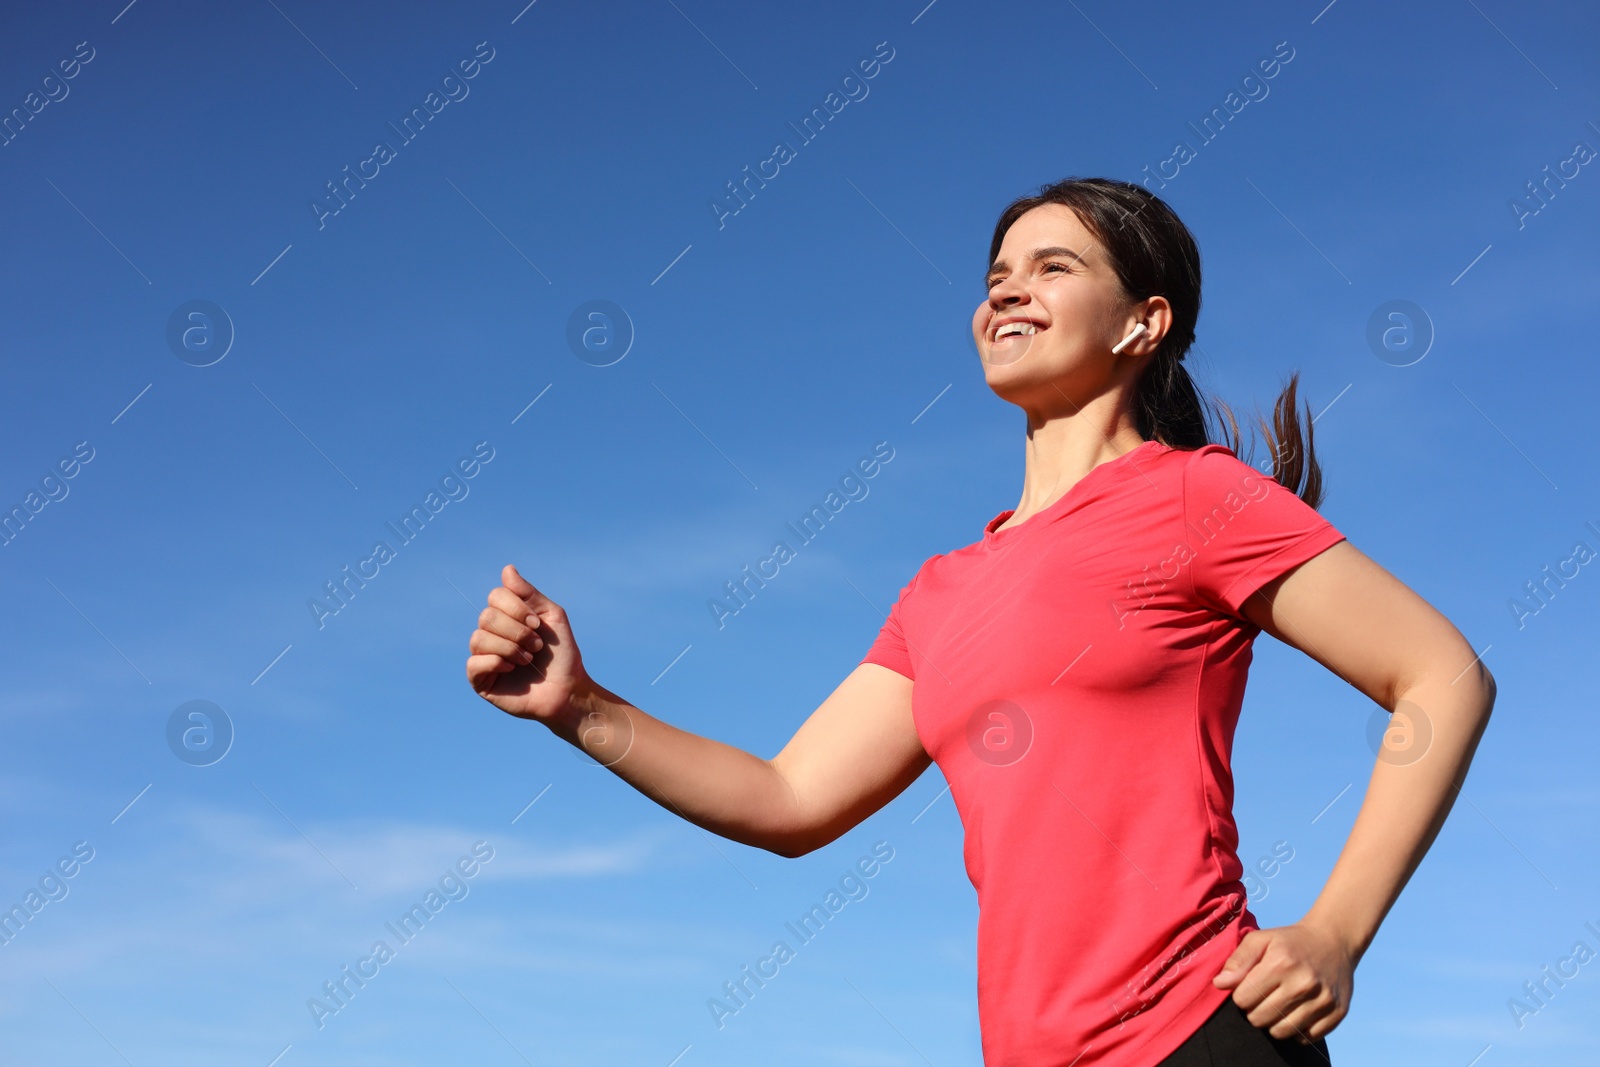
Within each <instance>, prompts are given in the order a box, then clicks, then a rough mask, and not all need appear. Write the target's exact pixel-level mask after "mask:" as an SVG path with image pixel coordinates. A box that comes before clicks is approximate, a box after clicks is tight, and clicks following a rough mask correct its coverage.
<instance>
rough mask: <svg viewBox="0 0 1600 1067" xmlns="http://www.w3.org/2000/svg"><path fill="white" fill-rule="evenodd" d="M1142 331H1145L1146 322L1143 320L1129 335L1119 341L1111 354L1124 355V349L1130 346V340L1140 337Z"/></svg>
mask: <svg viewBox="0 0 1600 1067" xmlns="http://www.w3.org/2000/svg"><path fill="white" fill-rule="evenodd" d="M1142 333H1144V323H1142V322H1141V323H1139V325H1137V326H1135V327H1134V328H1133V330H1132V331H1130V332H1129V334H1128V336H1126V337H1124V338H1123V339H1122V340H1121V341H1119V342H1117V347H1115V348H1113V349H1112V350H1111V354H1112V355H1116V356H1120V355H1122V350H1123V349H1124V348H1126V347H1128V342H1130V341H1132V340H1133V339H1134V338H1135V337H1138V336H1139V335H1140V334H1142Z"/></svg>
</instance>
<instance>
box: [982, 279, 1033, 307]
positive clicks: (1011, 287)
mask: <svg viewBox="0 0 1600 1067" xmlns="http://www.w3.org/2000/svg"><path fill="white" fill-rule="evenodd" d="M1014 277H1015V276H1014V275H1007V276H1006V277H1004V278H1002V279H1000V280H999V281H997V282H995V283H994V285H992V286H990V287H989V306H990V307H992V308H994V309H995V310H997V311H998V310H1000V309H1001V308H1008V307H1011V306H1013V305H1015V304H1018V303H1021V302H1022V301H1023V300H1026V299H1028V290H1027V289H1026V288H1025V287H1024V286H1023V285H1022V284H1021V283H1020V282H1017V281H1014V280H1013V278H1014Z"/></svg>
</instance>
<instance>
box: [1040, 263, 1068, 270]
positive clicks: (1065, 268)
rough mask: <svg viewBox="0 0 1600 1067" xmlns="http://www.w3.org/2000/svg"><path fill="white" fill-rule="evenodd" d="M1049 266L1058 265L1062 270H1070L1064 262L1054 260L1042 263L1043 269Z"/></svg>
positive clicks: (1047, 268)
mask: <svg viewBox="0 0 1600 1067" xmlns="http://www.w3.org/2000/svg"><path fill="white" fill-rule="evenodd" d="M1051 267H1060V268H1061V269H1062V270H1070V268H1069V267H1068V266H1067V265H1066V264H1065V263H1055V262H1051V263H1046V264H1045V265H1044V267H1043V269H1044V270H1049V269H1050V268H1051Z"/></svg>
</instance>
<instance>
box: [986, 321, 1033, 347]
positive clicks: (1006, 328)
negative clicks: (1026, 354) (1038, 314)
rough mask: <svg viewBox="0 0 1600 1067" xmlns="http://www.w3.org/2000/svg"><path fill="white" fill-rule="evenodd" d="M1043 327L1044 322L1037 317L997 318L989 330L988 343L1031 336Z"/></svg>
mask: <svg viewBox="0 0 1600 1067" xmlns="http://www.w3.org/2000/svg"><path fill="white" fill-rule="evenodd" d="M1044 328H1045V325H1044V323H1042V322H1039V321H1038V320H1037V319H1027V318H1021V317H1018V316H1010V317H1008V318H1003V319H998V320H996V321H995V323H994V324H993V326H992V327H991V328H990V330H989V343H990V344H996V345H998V344H1001V343H1003V342H1006V341H1009V340H1011V339H1012V338H1014V337H1032V336H1034V335H1035V334H1037V333H1038V332H1039V331H1041V330H1043V329H1044Z"/></svg>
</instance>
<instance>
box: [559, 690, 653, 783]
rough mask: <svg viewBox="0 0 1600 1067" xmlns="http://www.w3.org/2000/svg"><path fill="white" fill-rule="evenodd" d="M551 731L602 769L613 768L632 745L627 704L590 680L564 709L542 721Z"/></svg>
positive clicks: (576, 692)
mask: <svg viewBox="0 0 1600 1067" xmlns="http://www.w3.org/2000/svg"><path fill="white" fill-rule="evenodd" d="M545 725H546V726H548V727H549V728H550V732H551V733H553V734H555V735H556V736H557V737H559V738H561V739H562V740H563V741H565V742H567V743H568V744H570V745H572V746H573V747H574V748H577V749H579V750H580V751H582V752H583V753H584V754H585V755H587V756H589V757H590V758H592V759H594V760H595V761H596V762H598V763H600V764H601V765H602V766H606V767H609V766H612V765H614V764H615V763H616V762H617V761H618V760H620V759H621V758H622V757H623V756H625V755H626V754H627V752H628V749H629V748H631V747H632V745H633V719H632V717H631V716H630V715H629V714H628V703H627V701H625V700H623V699H622V698H621V697H619V696H617V695H616V694H615V693H613V692H611V691H610V690H609V689H607V688H605V687H604V686H602V685H600V684H599V683H598V682H595V681H593V680H592V679H588V678H585V679H584V681H583V683H582V684H580V685H579V686H578V687H577V688H575V689H574V690H573V694H572V698H571V699H570V700H568V701H567V706H566V708H565V709H563V710H562V711H561V712H560V713H559V714H557V715H556V716H555V717H554V718H552V719H549V720H547V721H546V722H545Z"/></svg>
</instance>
